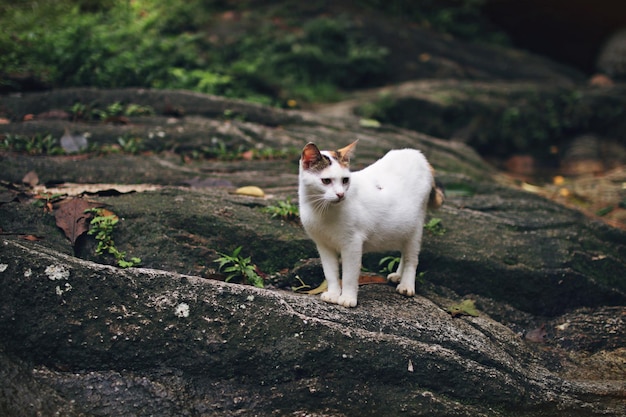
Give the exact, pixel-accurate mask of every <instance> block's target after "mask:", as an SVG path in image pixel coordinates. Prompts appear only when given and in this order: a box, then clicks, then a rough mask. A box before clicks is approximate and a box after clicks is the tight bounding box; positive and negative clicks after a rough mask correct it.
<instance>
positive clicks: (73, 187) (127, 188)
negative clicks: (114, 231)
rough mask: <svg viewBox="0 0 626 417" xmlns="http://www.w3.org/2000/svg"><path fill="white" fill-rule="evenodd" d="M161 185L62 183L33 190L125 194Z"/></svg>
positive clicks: (41, 191)
mask: <svg viewBox="0 0 626 417" xmlns="http://www.w3.org/2000/svg"><path fill="white" fill-rule="evenodd" d="M161 188H162V187H161V186H159V185H154V184H75V183H69V182H68V183H63V184H59V185H57V186H56V187H46V186H44V185H39V186H37V187H35V188H34V191H35V192H36V193H39V194H62V195H69V196H80V195H82V194H107V195H111V194H126V193H134V192H137V193H141V192H145V191H155V190H159V189H161Z"/></svg>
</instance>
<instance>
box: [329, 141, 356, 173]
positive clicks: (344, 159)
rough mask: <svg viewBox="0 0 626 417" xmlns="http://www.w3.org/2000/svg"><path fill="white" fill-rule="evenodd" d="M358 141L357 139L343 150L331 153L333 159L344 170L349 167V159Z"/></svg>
mask: <svg viewBox="0 0 626 417" xmlns="http://www.w3.org/2000/svg"><path fill="white" fill-rule="evenodd" d="M358 141H359V140H358V139H357V140H355V141H354V142H352V143H351V144H349V145H348V146H344V147H343V148H341V149H339V150H337V151H335V152H332V154H333V155H334V157H335V159H336V160H337V161H338V162H339V163H340V164H341V165H343V166H344V167H346V168H347V167H348V166H350V158H351V157H352V155H354V150H355V147H356V144H357V142H358Z"/></svg>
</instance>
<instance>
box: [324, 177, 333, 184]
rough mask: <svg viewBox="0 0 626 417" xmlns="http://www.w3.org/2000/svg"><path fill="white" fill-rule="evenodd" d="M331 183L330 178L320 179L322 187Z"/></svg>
mask: <svg viewBox="0 0 626 417" xmlns="http://www.w3.org/2000/svg"><path fill="white" fill-rule="evenodd" d="M331 182H332V180H331V179H330V178H322V184H324V185H328V184H330V183H331Z"/></svg>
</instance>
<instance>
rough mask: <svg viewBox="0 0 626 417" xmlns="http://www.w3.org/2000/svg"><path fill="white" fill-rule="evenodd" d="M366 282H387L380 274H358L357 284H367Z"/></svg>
mask: <svg viewBox="0 0 626 417" xmlns="http://www.w3.org/2000/svg"><path fill="white" fill-rule="evenodd" d="M368 284H387V278H385V277H381V276H380V275H371V274H367V275H365V274H364V275H361V276H359V285H368Z"/></svg>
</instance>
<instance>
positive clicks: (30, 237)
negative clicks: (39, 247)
mask: <svg viewBox="0 0 626 417" xmlns="http://www.w3.org/2000/svg"><path fill="white" fill-rule="evenodd" d="M19 237H20V239H24V240H28V241H30V242H37V241H39V240H42V239H43V237H41V236H35V235H20V236H19Z"/></svg>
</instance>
